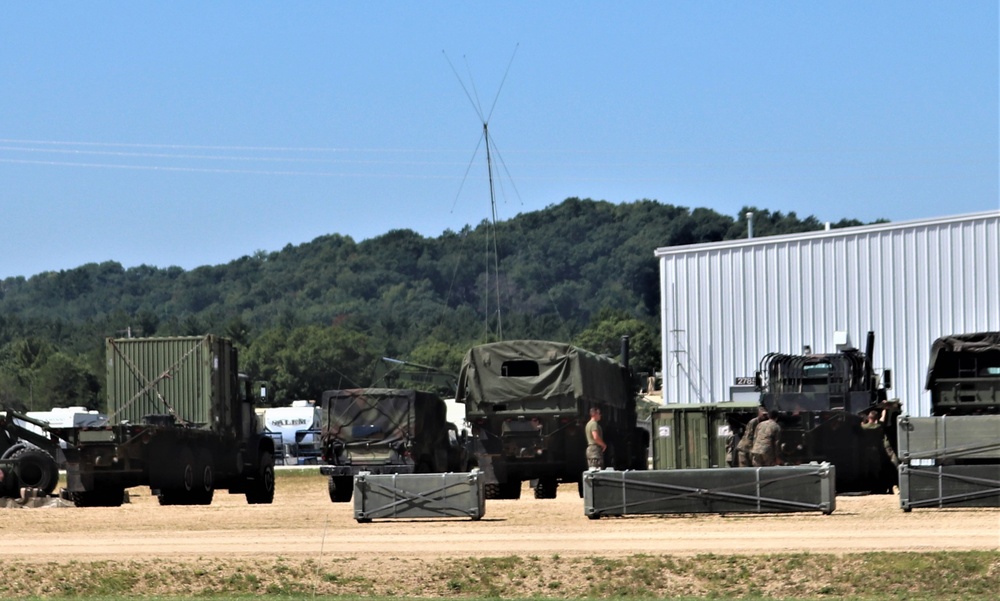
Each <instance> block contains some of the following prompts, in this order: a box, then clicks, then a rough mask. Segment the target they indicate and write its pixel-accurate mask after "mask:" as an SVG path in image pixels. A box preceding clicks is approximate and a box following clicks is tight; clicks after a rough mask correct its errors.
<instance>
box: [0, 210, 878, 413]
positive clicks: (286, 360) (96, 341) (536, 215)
mask: <svg viewBox="0 0 1000 601" xmlns="http://www.w3.org/2000/svg"><path fill="white" fill-rule="evenodd" d="M749 211H752V212H753V213H754V222H753V227H754V235H755V236H768V235H776V234H786V233H796V232H804V231H813V230H819V229H822V228H823V227H824V224H823V223H822V222H820V221H819V220H818V219H817V218H815V217H812V216H810V217H806V218H799V217H798V216H797V215H796V214H795V213H794V212H790V213H787V214H783V213H781V212H774V213H771V212H770V211H767V210H761V209H758V208H756V207H744V208H743V209H742V210H741V211H740V213H739V216H738V217H736V218H732V217H728V216H725V215H721V214H719V213H716V212H715V211H712V210H710V209H704V208H697V209H694V210H691V209H688V208H686V207H680V206H673V205H668V204H661V203H659V202H656V201H652V200H639V201H635V202H630V203H621V204H615V203H610V202H606V201H595V200H591V199H579V198H569V199H566V200H564V201H563V202H561V203H559V204H556V205H551V206H549V207H547V208H545V209H544V210H540V211H534V212H529V213H522V214H519V215H517V216H516V217H514V218H512V219H509V220H506V221H502V222H498V223H496V224H492V223H489V222H487V221H483V222H482V223H480V224H478V225H476V226H474V227H473V226H466V227H464V228H462V230H461V231H457V232H456V231H452V230H447V231H445V232H444V233H442V234H441V235H440V236H437V237H433V238H432V237H424V236H422V235H420V234H418V233H416V232H413V231H410V230H392V231H389V232H386V233H385V234H383V235H381V236H378V237H376V238H372V239H369V240H364V241H361V242H356V241H355V240H353V239H352V238H351V237H350V236H346V235H342V234H329V235H325V236H321V237H319V238H316V239H315V240H312V241H311V242H308V243H304V244H300V245H291V244H289V245H287V246H286V247H285V248H283V249H281V250H280V251H275V252H264V251H257V252H255V253H253V254H252V255H246V256H243V257H240V258H238V259H236V260H234V261H231V262H229V263H226V264H223V265H215V266H203V267H198V268H196V269H192V270H184V269H181V268H179V267H167V268H158V267H152V266H148V265H140V266H138V267H130V268H124V267H123V266H122V265H121V264H120V263H117V262H115V261H107V262H103V263H88V264H86V265H82V266H80V267H77V268H75V269H69V270H61V271H58V272H55V271H52V272H44V273H40V274H37V275H34V276H31V277H12V278H7V279H4V280H0V406H4V407H9V408H14V409H19V410H45V409H49V408H51V407H63V406H84V407H87V408H91V409H103V407H104V401H105V399H104V396H103V390H102V388H103V380H104V338H105V337H126V336H194V335H203V334H206V333H212V334H217V335H220V336H225V337H228V338H230V339H231V340H233V341H234V343H235V344H236V346H237V347H238V348H239V349H240V356H241V368H242V369H243V370H244V371H245V372H246V373H247V374H248V376H250V377H251V378H252V379H254V380H261V381H267V382H268V383H269V384H270V387H271V390H272V392H273V394H272V397H271V398H272V399H273V400H274V401H275V402H278V403H283V402H287V401H290V400H293V399H318V398H319V396H320V393H321V392H322V391H323V390H328V389H332V388H353V387H363V386H370V385H377V384H378V383H377V382H373V381H372V375H373V368H374V365H375V363H376V362H377V361H378V360H379V359H380V358H381V357H394V358H399V359H404V360H406V361H411V362H413V363H417V364H422V365H428V366H434V367H437V368H440V369H443V370H446V371H451V372H455V373H457V372H458V369H459V366H460V364H461V360H462V357H463V356H464V354H465V352H466V351H467V350H468V349H469V348H470V347H471V346H473V345H475V344H481V343H484V342H489V341H491V340H493V339H495V338H496V332H495V331H494V330H493V329H491V327H490V326H489V325H488V324H490V319H491V318H492V315H491V314H492V312H493V311H496V310H498V309H499V311H501V314H502V319H503V337H504V338H505V339H508V340H511V339H529V338H530V339H546V340H556V341H561V342H570V343H572V344H575V345H577V346H580V347H581V348H585V349H587V350H590V351H594V352H598V353H607V354H609V355H614V356H616V355H618V353H619V340H620V337H621V336H622V335H624V334H627V335H629V336H631V339H632V353H631V355H632V364H633V366H634V367H635V368H636V369H637V370H638V371H646V372H652V371H655V370H656V369H658V368H659V361H660V337H659V331H658V327H659V304H660V298H659V267H658V264H657V262H656V259H655V257H654V255H653V253H654V250H655V249H656V248H659V247H667V246H678V245H685V244H695V243H702V242H717V241H721V240H729V239H736V238H742V237H746V235H747V221H746V219H745V214H746V213H747V212H749ZM854 225H862V224H861V222H859V221H857V220H851V219H843V220H841V221H839V222H837V223H835V224H833V227H847V226H854ZM494 228H495V229H494ZM492 240H495V241H496V249H497V252H496V256H495V265H496V267H497V269H496V271H492V270H493V261H494V259H493V258H490V259H489V262H490V267H489V271H488V267H487V257H486V256H485V255H484V249H486V248H488V247H489V246H488V244H489V243H491V241H492ZM487 288H488V289H487ZM487 294H489V295H491V296H490V297H486V296H484V295H487ZM497 297H499V298H497Z"/></svg>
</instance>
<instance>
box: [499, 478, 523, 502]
mask: <svg viewBox="0 0 1000 601" xmlns="http://www.w3.org/2000/svg"><path fill="white" fill-rule="evenodd" d="M499 488H500V490H499V496H498V497H497V498H498V499H509V500H512V501H516V500H517V499H520V498H521V481H520V480H509V481H507V482H503V483H501V484H500V485H499Z"/></svg>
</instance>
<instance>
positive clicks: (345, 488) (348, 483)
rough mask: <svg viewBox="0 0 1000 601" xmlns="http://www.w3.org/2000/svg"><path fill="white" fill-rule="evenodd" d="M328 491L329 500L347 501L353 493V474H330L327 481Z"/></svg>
mask: <svg viewBox="0 0 1000 601" xmlns="http://www.w3.org/2000/svg"><path fill="white" fill-rule="evenodd" d="M327 488H328V489H329V492H330V500H331V501H333V502H334V503H349V502H350V501H351V496H352V495H353V494H354V477H353V476H330V482H329V483H327Z"/></svg>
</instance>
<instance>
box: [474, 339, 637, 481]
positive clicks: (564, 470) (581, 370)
mask: <svg viewBox="0 0 1000 601" xmlns="http://www.w3.org/2000/svg"><path fill="white" fill-rule="evenodd" d="M622 355H623V362H622V364H620V363H618V362H617V361H615V360H614V359H610V358H608V357H605V356H601V355H597V354H594V353H591V352H588V351H585V350H583V349H580V348H577V347H574V346H571V345H568V344H564V343H559V342H548V341H542V340H516V341H509V342H494V343H491V344H484V345H480V346H476V347H473V348H472V349H471V350H469V352H468V353H467V354H466V356H465V358H464V360H463V362H462V369H461V372H460V374H459V385H458V394H457V397H456V400H457V401H458V402H460V403H465V407H466V420H467V421H468V423H469V424H470V425H471V427H472V448H473V454H474V461H475V462H476V464H477V465H478V467H479V469H480V470H481V471H482V472H483V475H484V476H483V477H484V482H485V483H486V495H487V498H500V499H516V498H519V497H520V494H521V483H522V482H523V481H525V480H528V481H532V480H533V481H535V482H534V494H535V498H540V499H549V498H554V497H555V495H556V489H557V487H558V485H559V484H560V483H576V484H577V485H578V486H579V484H580V482H581V477H582V475H583V472H584V471H586V469H587V460H586V455H585V452H586V438H585V437H584V428H585V426H586V424H587V421H589V419H590V416H589V412H590V409H591V408H592V407H596V408H598V409H600V410H601V416H602V419H601V427H602V429H603V432H604V440H605V442H607V443H608V450H607V452H606V453H605V455H604V460H605V465H606V466H607V467H613V468H615V469H617V470H626V469H645V468H646V467H647V449H648V446H649V434H648V432H647V431H646V430H645V429H643V428H639V427H637V425H636V395H635V391H634V389H633V386H632V379H631V375H630V372H629V368H628V359H627V358H628V343H627V338H626V339H624V340H623V344H622Z"/></svg>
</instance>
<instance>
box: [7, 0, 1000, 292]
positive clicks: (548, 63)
mask: <svg viewBox="0 0 1000 601" xmlns="http://www.w3.org/2000/svg"><path fill="white" fill-rule="evenodd" d="M998 31H1000V17H998V4H997V2H995V1H965V2H954V3H953V2H921V1H917V2H892V1H890V2H875V3H872V2H711V1H710V2H642V1H636V2H624V3H617V2H558V1H551V2H549V1H547V2H505V3H489V4H487V3H478V2H441V1H431V2H405V3H404V2H355V3H347V2H280V3H279V2H249V3H248V2H210V3H205V2H142V1H135V2H90V3H69V2H62V3H29V2H23V3H5V4H4V5H3V6H2V8H0V278H6V277H11V276H19V275H21V276H30V275H33V274H36V273H39V272H43V271H57V270H61V269H70V268H73V267H77V266H80V265H82V264H85V263H90V262H102V261H107V260H114V261H118V262H120V263H122V264H123V265H124V266H126V267H132V266H136V265H140V264H147V265H154V266H157V267H168V266H172V265H177V266H180V267H183V268H185V269H191V268H194V267H197V266H200V265H215V264H220V263H226V262H228V261H230V260H233V259H236V258H238V257H240V256H243V255H248V254H253V253H254V252H255V251H257V250H264V251H274V250H279V249H281V248H282V247H284V246H285V245H287V244H301V243H303V242H308V241H310V240H312V239H314V238H316V237H317V236H321V235H325V234H331V233H339V234H344V235H349V236H351V237H353V238H354V239H355V240H363V239H367V238H371V237H373V236H377V235H379V234H382V233H385V232H387V231H389V230H391V229H396V228H409V229H413V230H416V231H417V232H420V233H421V234H423V235H425V236H438V235H440V234H441V233H442V232H443V231H445V230H447V229H452V230H459V229H461V228H462V227H463V226H464V225H466V224H476V223H478V222H480V221H482V220H483V219H487V218H489V216H490V213H491V209H490V198H489V193H488V183H487V179H486V173H487V170H486V157H485V152H484V147H483V146H482V144H481V137H482V129H483V128H482V121H481V119H480V111H479V110H477V108H476V105H477V104H478V106H479V108H480V109H481V112H482V114H483V115H484V116H486V115H488V117H489V119H488V122H489V131H490V134H491V137H492V139H493V142H494V144H495V148H496V150H497V151H498V152H499V157H497V156H494V157H493V159H494V161H495V168H496V171H497V173H498V179H499V187H498V190H497V197H496V202H497V213H498V216H499V218H500V219H509V218H511V217H514V216H515V215H517V214H518V213H522V212H529V211H535V210H539V209H543V208H545V207H546V206H549V205H552V204H556V203H559V202H561V201H562V200H563V199H565V198H567V197H570V196H579V197H584V198H594V199H600V200H608V201H612V202H627V201H634V200H637V199H644V198H648V199H655V200H658V201H660V202H663V203H669V204H674V205H681V206H687V207H690V208H696V207H707V208H710V209H713V210H715V211H718V212H720V213H723V214H726V215H730V216H736V214H737V213H738V212H739V210H740V208H741V207H742V206H744V205H754V206H757V207H759V208H762V209H769V210H771V211H782V212H790V211H795V212H796V213H798V214H799V215H800V216H803V217H804V216H807V215H815V216H816V217H817V218H819V219H820V220H823V221H837V220H839V219H842V218H856V219H861V220H864V221H870V220H874V219H877V218H886V219H890V220H892V221H904V220H909V219H918V218H924V217H937V216H944V215H954V214H961V213H971V212H978V211H985V210H992V209H997V208H1000V200H998V197H1000V194H998V180H1000V175H998V170H1000V167H998V164H1000V151H998V138H1000V133H998V129H1000V125H998V112H1000V109H998V106H1000V100H998V80H1000V72H998V55H1000V43H998ZM508 67H509V68H508ZM453 68H454V71H453ZM456 71H457V73H458V75H459V76H460V77H457V76H456ZM505 75H506V78H505ZM463 86H464V87H463ZM498 90H499V95H498V93H497V92H498ZM467 91H468V96H472V97H473V98H475V99H478V103H476V102H472V101H470V98H469V97H468V96H467ZM653 250H654V249H652V248H651V249H650V254H651V255H652V253H653Z"/></svg>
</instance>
